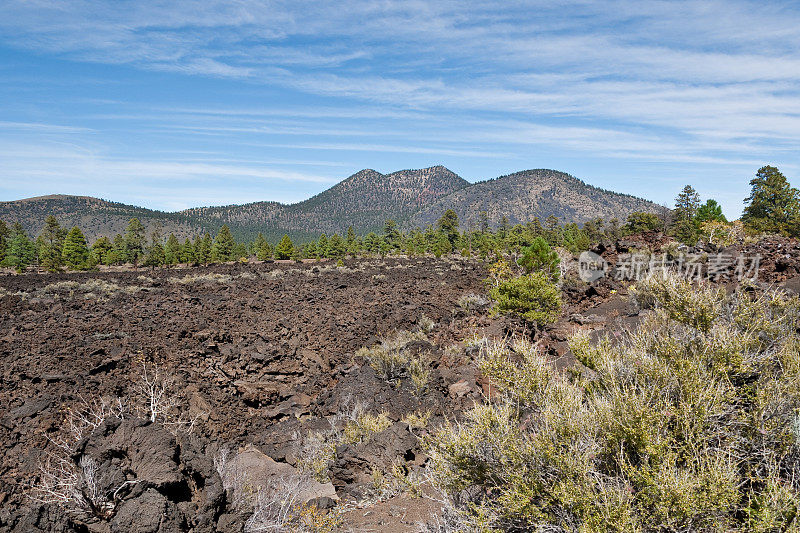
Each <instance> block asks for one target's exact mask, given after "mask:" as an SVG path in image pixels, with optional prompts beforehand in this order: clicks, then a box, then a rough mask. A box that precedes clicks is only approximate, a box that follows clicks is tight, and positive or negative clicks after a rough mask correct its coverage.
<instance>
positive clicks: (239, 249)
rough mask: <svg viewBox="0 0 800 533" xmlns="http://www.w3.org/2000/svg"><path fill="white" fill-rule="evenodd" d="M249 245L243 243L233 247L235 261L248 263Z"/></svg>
mask: <svg viewBox="0 0 800 533" xmlns="http://www.w3.org/2000/svg"><path fill="white" fill-rule="evenodd" d="M234 242H235V241H234ZM247 258H248V253H247V245H246V244H245V243H243V242H237V243H236V244H234V246H233V259H234V260H236V261H247Z"/></svg>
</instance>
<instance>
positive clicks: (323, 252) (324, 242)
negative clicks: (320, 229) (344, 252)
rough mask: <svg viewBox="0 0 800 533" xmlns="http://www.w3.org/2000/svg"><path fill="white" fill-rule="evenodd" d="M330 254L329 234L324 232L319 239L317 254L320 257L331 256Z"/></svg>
mask: <svg viewBox="0 0 800 533" xmlns="http://www.w3.org/2000/svg"><path fill="white" fill-rule="evenodd" d="M328 254H329V250H328V236H327V235H325V234H324V233H323V234H322V235H320V236H319V240H318V241H317V255H318V256H319V257H330V256H329V255H328Z"/></svg>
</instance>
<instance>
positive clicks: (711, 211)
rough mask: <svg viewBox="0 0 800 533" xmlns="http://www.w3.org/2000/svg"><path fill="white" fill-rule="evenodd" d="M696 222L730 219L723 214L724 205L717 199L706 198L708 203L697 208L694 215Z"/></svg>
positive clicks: (725, 220)
mask: <svg viewBox="0 0 800 533" xmlns="http://www.w3.org/2000/svg"><path fill="white" fill-rule="evenodd" d="M694 220H695V222H697V223H699V224H702V223H703V222H727V221H728V219H726V218H725V215H723V214H722V206H721V205H719V204H718V203H717V201H716V200H711V199H709V200H706V203H704V204H703V205H701V206H700V207H698V208H697V213H696V214H695V216H694Z"/></svg>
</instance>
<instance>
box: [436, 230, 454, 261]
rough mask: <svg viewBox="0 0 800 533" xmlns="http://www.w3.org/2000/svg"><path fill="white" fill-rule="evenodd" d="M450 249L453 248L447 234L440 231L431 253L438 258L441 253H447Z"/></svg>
mask: <svg viewBox="0 0 800 533" xmlns="http://www.w3.org/2000/svg"><path fill="white" fill-rule="evenodd" d="M452 250H453V248H452V246H451V245H450V241H449V240H448V238H447V235H445V234H444V233H440V234H439V236H438V237H437V238H436V242H435V243H434V245H433V255H434V256H436V258H437V259H438V258H440V257H442V256H443V255H447V254H449V253H450V252H451V251H452Z"/></svg>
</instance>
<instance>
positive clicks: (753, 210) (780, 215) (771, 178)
mask: <svg viewBox="0 0 800 533" xmlns="http://www.w3.org/2000/svg"><path fill="white" fill-rule="evenodd" d="M750 186H751V187H752V189H751V192H750V196H748V197H747V198H746V199H745V201H744V202H745V204H746V206H745V208H744V213H743V214H742V222H744V224H745V226H747V227H748V228H751V229H754V230H756V231H764V232H773V233H787V234H789V233H791V234H794V230H793V228H794V227H795V221H796V220H797V219H798V218H800V193H798V191H797V189H795V188H794V187H792V186H791V185H789V182H788V181H787V180H786V177H785V176H784V175H783V174H782V173H781V172H780V170H778V169H777V168H775V167H771V166H764V167H761V168H760V169H758V172H757V173H756V177H755V178H753V179H752V180H750Z"/></svg>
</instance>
